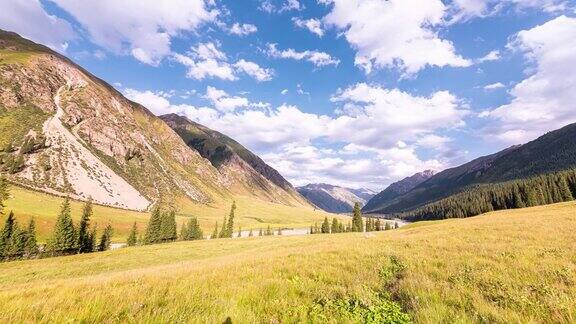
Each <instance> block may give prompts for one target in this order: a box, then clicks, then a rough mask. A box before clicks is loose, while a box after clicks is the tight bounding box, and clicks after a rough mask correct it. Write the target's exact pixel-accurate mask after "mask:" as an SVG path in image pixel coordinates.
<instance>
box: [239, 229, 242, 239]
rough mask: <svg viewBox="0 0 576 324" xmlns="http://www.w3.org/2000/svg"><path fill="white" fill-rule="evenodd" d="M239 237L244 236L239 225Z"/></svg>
mask: <svg viewBox="0 0 576 324" xmlns="http://www.w3.org/2000/svg"><path fill="white" fill-rule="evenodd" d="M238 237H242V228H241V227H238Z"/></svg>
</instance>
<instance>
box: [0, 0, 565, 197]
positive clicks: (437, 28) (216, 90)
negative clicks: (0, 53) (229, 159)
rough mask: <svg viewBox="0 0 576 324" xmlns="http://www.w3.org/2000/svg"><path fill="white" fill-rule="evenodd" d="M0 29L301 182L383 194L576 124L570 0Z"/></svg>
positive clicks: (146, 6) (269, 1)
mask: <svg viewBox="0 0 576 324" xmlns="http://www.w3.org/2000/svg"><path fill="white" fill-rule="evenodd" d="M0 5H1V7H2V12H0V28H2V29H7V30H12V31H15V32H18V33H20V34H21V35H23V36H25V37H27V38H30V39H32V40H34V41H37V42H40V43H43V44H46V45H48V46H50V47H52V48H54V49H55V50H58V51H60V52H61V53H63V54H65V55H67V56H69V57H70V58H72V59H73V60H74V61H75V62H77V63H78V64H80V65H82V66H83V67H85V68H86V69H88V70H89V71H91V72H92V73H93V74H95V75H96V76H98V77H100V78H102V79H104V80H106V81H107V82H109V83H111V84H113V85H114V86H115V87H116V88H117V89H118V90H120V91H121V92H123V93H124V94H125V95H126V96H127V97H128V98H130V99H132V100H134V101H138V102H140V103H141V104H143V105H144V106H146V107H148V108H149V109H150V110H151V111H153V112H154V113H156V114H158V115H160V114H164V113H178V114H182V115H185V116H187V117H188V118H190V119H192V120H195V121H197V122H200V123H202V124H205V125H206V126H208V127H211V128H213V129H217V130H219V131H221V132H223V133H225V134H227V135H229V136H231V137H233V138H234V139H236V140H238V141H239V142H241V143H242V144H244V145H245V146H247V147H248V148H250V149H252V150H253V151H255V152H256V153H258V154H259V155H260V156H261V157H262V158H263V159H264V160H265V161H266V162H268V163H269V164H270V165H272V166H273V167H275V168H277V169H278V170H279V171H280V172H281V173H282V174H283V175H284V176H285V177H287V178H288V179H289V180H290V181H292V182H293V183H294V184H296V185H302V184H306V183H310V182H327V183H332V184H339V185H344V186H351V187H369V188H373V189H382V188H384V187H386V186H387V185H388V184H390V183H391V182H393V181H396V180H399V179H401V178H403V177H406V176H410V175H412V174H413V173H415V172H418V171H422V170H425V169H435V170H442V169H444V168H447V167H450V166H454V165H457V164H460V163H462V162H466V161H468V160H471V159H473V158H476V157H478V156H481V155H485V154H489V153H493V152H495V151H497V150H500V149H502V148H505V147H507V146H510V145H513V144H519V143H524V142H526V141H529V140H531V139H534V138H535V137H537V136H539V135H542V134H543V133H545V132H547V131H550V130H553V129H556V128H559V127H562V126H564V125H566V124H568V123H572V122H576V113H575V108H576V107H575V106H574V105H575V104H574V103H575V102H576V91H574V89H575V87H576V55H574V53H576V18H574V17H575V16H576V11H575V8H576V5H575V3H574V1H569V0H500V1H496V0H451V1H448V0H446V1H442V0H364V1H362V0H318V1H297V0H275V1H273V0H264V1H261V0H245V1H212V0H171V1H162V2H161V3H158V1H148V0H138V1H137V0H126V1H121V2H118V1H113V0H98V1H97V0H85V1H76V0H49V1H48V0H46V1H37V0H0Z"/></svg>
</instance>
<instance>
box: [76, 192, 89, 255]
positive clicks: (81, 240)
mask: <svg viewBox="0 0 576 324" xmlns="http://www.w3.org/2000/svg"><path fill="white" fill-rule="evenodd" d="M90 217H92V200H91V199H90V200H88V201H87V202H86V203H85V204H84V208H83V209H82V217H81V218H80V224H78V242H77V246H78V253H86V252H92V247H91V244H90V243H91V242H90V233H89V230H90V228H89V226H90Z"/></svg>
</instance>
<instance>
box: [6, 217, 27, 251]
mask: <svg viewBox="0 0 576 324" xmlns="http://www.w3.org/2000/svg"><path fill="white" fill-rule="evenodd" d="M25 247H26V232H25V231H24V230H22V229H21V228H20V226H18V224H17V223H16V222H15V223H14V228H13V230H12V235H11V236H10V238H9V240H8V245H7V247H6V252H5V257H7V258H9V259H16V258H20V257H21V256H22V255H24V249H25Z"/></svg>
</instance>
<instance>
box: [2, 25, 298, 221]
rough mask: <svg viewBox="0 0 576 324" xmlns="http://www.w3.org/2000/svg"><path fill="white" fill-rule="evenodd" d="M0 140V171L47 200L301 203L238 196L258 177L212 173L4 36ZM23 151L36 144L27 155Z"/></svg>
mask: <svg viewBox="0 0 576 324" xmlns="http://www.w3.org/2000/svg"><path fill="white" fill-rule="evenodd" d="M0 131H1V132H0V145H1V147H0V150H1V152H0V170H4V173H6V174H8V177H9V178H10V179H11V180H12V181H14V182H16V183H20V184H22V185H24V186H27V187H31V188H34V189H38V190H42V191H46V192H50V193H54V194H60V195H70V196H72V197H75V198H79V199H87V198H88V197H92V198H93V199H94V200H95V201H96V202H97V203H101V204H106V205H112V206H117V207H122V208H129V209H137V210H142V209H146V208H148V207H149V206H150V205H151V204H153V203H155V202H157V201H159V200H160V199H165V200H169V201H170V200H173V199H172V198H175V197H186V198H188V199H191V200H194V201H196V202H199V203H208V202H210V201H212V200H213V199H214V197H226V196H230V197H232V196H233V195H234V194H237V193H238V194H244V195H256V196H258V197H259V198H261V199H264V200H268V201H272V202H279V203H284V204H306V202H305V200H304V199H302V198H301V197H300V196H299V195H293V194H292V193H288V194H287V193H286V192H285V189H284V188H283V187H281V186H278V185H276V184H275V183H274V182H272V181H267V183H266V185H267V186H266V187H265V188H263V189H262V190H259V191H258V193H257V194H256V193H253V192H250V191H249V190H245V189H246V188H245V181H243V180H242V179H243V178H257V179H259V180H262V179H264V180H266V178H263V177H262V176H260V175H259V174H258V172H256V171H254V168H250V167H247V164H246V163H244V164H242V163H235V164H232V165H231V166H230V168H231V167H233V169H234V170H231V169H219V168H216V167H214V166H213V165H212V163H211V162H210V161H209V160H208V159H206V158H204V157H203V156H202V155H201V154H200V153H199V152H198V151H196V150H194V149H191V148H190V147H188V146H187V145H186V143H184V141H183V140H182V139H181V138H180V136H179V135H178V134H177V133H176V132H174V131H173V130H172V129H171V128H170V127H169V126H168V125H166V123H165V122H164V121H162V120H161V119H159V118H158V117H156V116H154V115H153V114H152V113H150V112H149V111H148V110H147V109H146V108H144V107H142V106H141V105H138V104H136V103H133V102H131V101H129V100H128V99H126V98H124V97H123V96H122V95H121V94H120V93H119V92H117V91H116V90H114V89H113V88H112V87H111V86H110V85H108V84H106V83H105V82H103V81H101V80H99V79H98V78H96V77H94V76H92V75H91V74H90V73H88V72H86V71H85V70H83V69H82V68H80V67H79V66H77V65H75V64H74V63H72V62H71V61H70V60H68V59H67V58H65V57H63V56H61V55H60V54H57V53H55V52H53V51H51V50H49V49H48V48H46V47H44V46H40V45H37V44H35V43H32V42H30V41H28V40H25V39H23V38H20V37H19V36H18V35H16V34H14V33H9V32H3V31H0ZM27 142H33V143H40V144H38V145H34V146H33V149H28V148H25V147H26V143H27ZM14 161H16V162H14ZM19 161H23V163H21V164H22V165H21V166H20V165H19V163H18V162H19ZM11 165H12V166H11ZM14 165H16V167H14ZM274 171H275V170H274ZM284 181H285V180H284ZM286 183H287V182H286ZM288 186H290V185H289V183H288ZM280 196H282V197H284V198H283V199H279V198H278V197H280Z"/></svg>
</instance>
